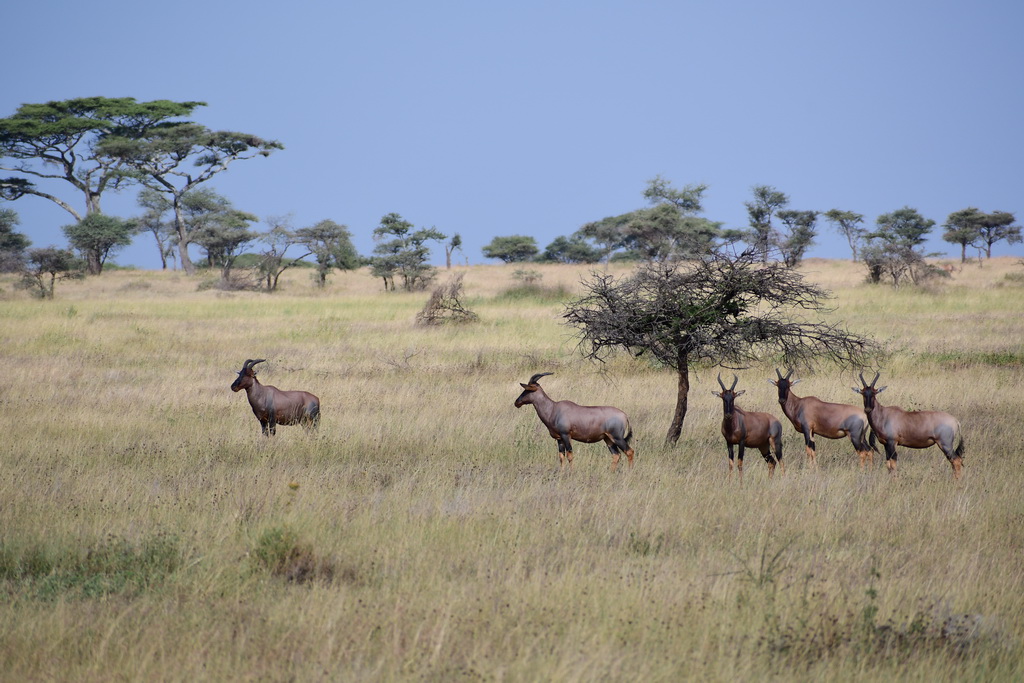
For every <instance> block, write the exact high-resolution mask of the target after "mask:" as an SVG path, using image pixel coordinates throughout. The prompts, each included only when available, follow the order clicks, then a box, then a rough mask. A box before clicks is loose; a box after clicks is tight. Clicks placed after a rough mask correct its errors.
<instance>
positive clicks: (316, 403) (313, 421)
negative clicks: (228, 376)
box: [231, 358, 320, 436]
mask: <svg viewBox="0 0 1024 683" xmlns="http://www.w3.org/2000/svg"><path fill="white" fill-rule="evenodd" d="M265 360H266V359H265V358H260V359H258V360H252V359H250V360H247V361H245V364H244V365H243V366H242V369H241V370H240V371H239V372H238V379H236V380H235V381H234V382H233V383H232V384H231V391H241V390H242V389H245V395H246V396H247V397H248V398H249V405H250V406H252V412H253V415H255V416H256V419H257V420H259V421H260V427H261V428H262V429H263V434H264V435H265V436H271V435H273V434H276V433H277V425H279V424H280V425H293V424H301V425H303V426H305V427H311V428H313V429H315V428H316V427H317V426H318V425H319V424H320V399H318V398H317V397H316V396H314V395H313V394H311V393H309V392H308V391H281V390H280V389H278V388H277V387H272V386H270V385H266V386H264V385H262V384H260V382H259V380H258V379H256V370H254V369H253V368H254V367H255V365H256V364H257V363H262V362H264V361H265Z"/></svg>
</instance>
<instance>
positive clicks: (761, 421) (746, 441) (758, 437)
mask: <svg viewBox="0 0 1024 683" xmlns="http://www.w3.org/2000/svg"><path fill="white" fill-rule="evenodd" d="M739 381H740V380H739V377H737V376H736V375H733V376H732V386H731V387H729V388H728V389H726V388H725V384H723V383H722V375H721V373H719V375H718V386H720V387H722V391H721V393H719V392H717V391H712V392H711V393H712V394H714V395H715V396H717V397H718V398H720V399H722V410H723V412H724V416H723V417H722V436H724V437H725V444H726V445H727V446H728V447H729V476H730V477H732V463H733V446H739V451H740V452H739V456H740V457H739V462H738V463H737V465H736V467H737V469H738V470H739V478H740V481H741V482H742V481H743V449H744V448H746V447H748V446H749V447H750V448H756V449H757V450H759V451H761V456H762V457H763V458H764V461H765V462H766V463H768V476H769V477H771V476H772V475H773V474H775V464H776V463H778V464H779V465H780V466H781V469H782V473H783V474H785V472H786V466H785V464H783V462H782V423H781V422H779V421H778V420H776V419H775V417H774V416H773V415H770V414H768V413H755V412H747V411H745V410H743V409H742V408H740V407H739V406H738V405H736V397H737V396H742V395H743V394H745V393H746V392H745V391H735V389H736V384H737V382H739ZM772 450H774V451H775V455H774V456H772V453H771V451H772Z"/></svg>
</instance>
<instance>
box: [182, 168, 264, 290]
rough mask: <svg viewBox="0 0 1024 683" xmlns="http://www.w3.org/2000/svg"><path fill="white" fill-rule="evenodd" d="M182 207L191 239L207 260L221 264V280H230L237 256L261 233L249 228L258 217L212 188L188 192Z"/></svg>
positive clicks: (212, 265) (211, 265)
mask: <svg viewBox="0 0 1024 683" xmlns="http://www.w3.org/2000/svg"><path fill="white" fill-rule="evenodd" d="M182 210H183V213H184V214H185V215H186V216H187V219H186V223H187V225H188V232H189V235H190V236H191V238H192V241H193V242H194V243H195V244H197V245H198V246H199V247H201V248H202V249H203V250H204V251H205V252H206V264H207V265H208V266H210V267H219V268H220V270H221V273H220V275H221V282H222V283H223V284H228V283H230V281H231V269H232V268H233V267H234V264H235V260H236V259H237V258H238V257H239V256H240V255H241V253H242V251H243V250H244V249H245V247H247V246H248V245H249V244H251V243H252V242H254V241H255V240H256V239H257V237H258V236H257V234H256V233H255V232H253V231H252V230H250V229H249V225H250V224H251V223H255V222H256V221H257V220H258V219H257V218H256V216H255V215H253V214H251V213H248V212H246V211H239V210H238V209H236V208H234V206H232V204H231V200H229V199H228V198H227V197H224V196H222V195H219V194H217V193H216V192H214V191H213V190H211V189H209V188H200V189H198V190H193V191H192V192H189V193H188V194H187V195H185V196H184V197H183V198H182Z"/></svg>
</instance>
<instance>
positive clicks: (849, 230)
mask: <svg viewBox="0 0 1024 683" xmlns="http://www.w3.org/2000/svg"><path fill="white" fill-rule="evenodd" d="M824 215H825V220H827V221H828V222H829V223H831V224H832V226H833V227H834V228H835V229H836V230H837V231H838V232H839V233H840V234H842V236H843V237H845V238H846V241H847V243H848V244H849V245H850V251H852V252H853V260H854V261H856V260H857V249H858V248H859V247H860V245H861V244H862V243H863V241H864V236H865V235H866V234H867V232H868V231H867V230H866V229H865V228H863V227H861V224H862V223H863V222H864V216H863V215H861V214H859V213H854V212H853V211H842V210H841V209H829V210H828V211H826V212H825V214H824Z"/></svg>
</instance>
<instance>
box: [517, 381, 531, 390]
mask: <svg viewBox="0 0 1024 683" xmlns="http://www.w3.org/2000/svg"><path fill="white" fill-rule="evenodd" d="M519 386H521V387H522V388H523V389H529V388H530V385H529V384H523V383H522V382H520V383H519Z"/></svg>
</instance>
